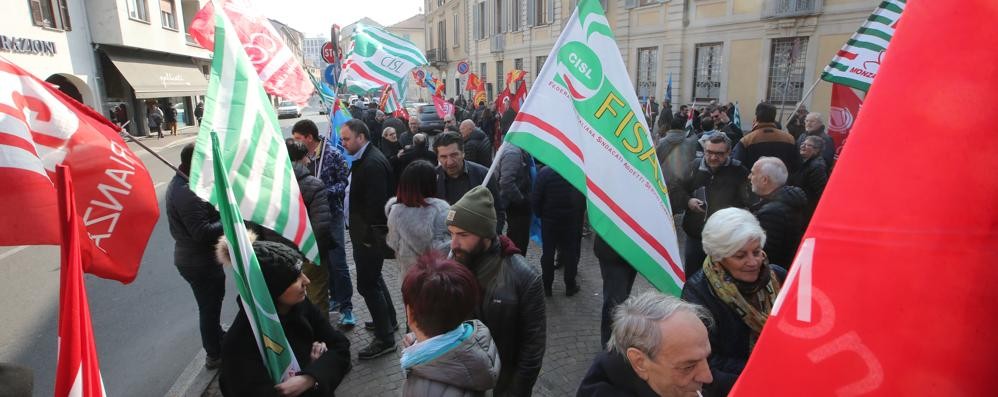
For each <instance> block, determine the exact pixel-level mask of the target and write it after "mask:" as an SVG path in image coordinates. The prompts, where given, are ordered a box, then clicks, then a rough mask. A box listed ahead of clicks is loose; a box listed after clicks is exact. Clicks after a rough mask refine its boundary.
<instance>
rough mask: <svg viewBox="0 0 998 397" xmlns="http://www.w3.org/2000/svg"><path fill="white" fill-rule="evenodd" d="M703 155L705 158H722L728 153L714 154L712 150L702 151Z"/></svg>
mask: <svg viewBox="0 0 998 397" xmlns="http://www.w3.org/2000/svg"><path fill="white" fill-rule="evenodd" d="M704 155H706V156H707V157H724V156H727V155H728V152H715V151H713V150H707V151H704Z"/></svg>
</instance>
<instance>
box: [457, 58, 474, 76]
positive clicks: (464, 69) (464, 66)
mask: <svg viewBox="0 0 998 397" xmlns="http://www.w3.org/2000/svg"><path fill="white" fill-rule="evenodd" d="M470 69H471V67H470V65H468V61H461V62H458V63H457V72H458V73H460V74H467V73H468V71H469V70H470Z"/></svg>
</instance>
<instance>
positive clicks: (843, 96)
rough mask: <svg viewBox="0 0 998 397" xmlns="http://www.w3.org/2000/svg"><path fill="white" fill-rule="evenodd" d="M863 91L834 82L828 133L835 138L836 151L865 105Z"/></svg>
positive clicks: (839, 148) (840, 146)
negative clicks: (860, 109)
mask: <svg viewBox="0 0 998 397" xmlns="http://www.w3.org/2000/svg"><path fill="white" fill-rule="evenodd" d="M861 95H864V94H862V91H857V90H856V89H854V88H851V87H849V86H847V85H842V84H832V106H831V109H830V110H829V111H828V135H831V136H832V139H833V140H835V149H836V151H835V152H836V153H838V151H839V150H841V148H842V145H843V144H844V143H845V141H846V137H847V136H848V135H849V129H850V128H852V124H853V121H855V120H856V116H858V115H859V108H860V106H862V105H863V99H862V96H861Z"/></svg>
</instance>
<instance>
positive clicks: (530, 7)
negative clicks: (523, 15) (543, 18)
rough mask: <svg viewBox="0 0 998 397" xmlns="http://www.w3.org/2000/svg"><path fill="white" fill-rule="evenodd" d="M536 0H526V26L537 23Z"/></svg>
mask: <svg viewBox="0 0 998 397" xmlns="http://www.w3.org/2000/svg"><path fill="white" fill-rule="evenodd" d="M536 13H537V0H527V26H534V25H536V24H537V16H536V15H534V14H536Z"/></svg>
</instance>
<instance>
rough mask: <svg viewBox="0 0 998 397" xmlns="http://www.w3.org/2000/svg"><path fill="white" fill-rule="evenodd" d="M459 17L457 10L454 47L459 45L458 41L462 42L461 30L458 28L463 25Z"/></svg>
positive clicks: (455, 14)
mask: <svg viewBox="0 0 998 397" xmlns="http://www.w3.org/2000/svg"><path fill="white" fill-rule="evenodd" d="M458 18H459V17H458V13H457V12H455V13H454V27H453V29H454V44H453V46H454V47H457V46H458V43H460V42H461V32H460V30H459V29H458V26H461V25H460V24H459V23H458V22H460V19H458Z"/></svg>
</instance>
